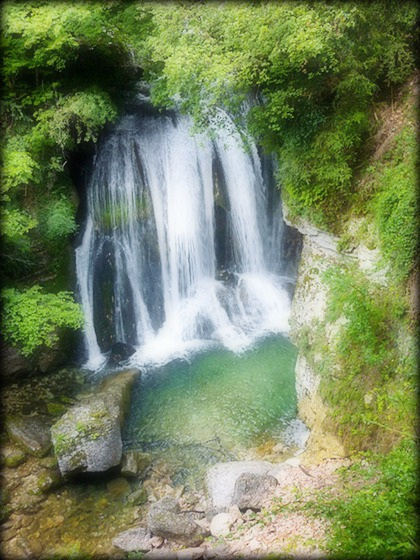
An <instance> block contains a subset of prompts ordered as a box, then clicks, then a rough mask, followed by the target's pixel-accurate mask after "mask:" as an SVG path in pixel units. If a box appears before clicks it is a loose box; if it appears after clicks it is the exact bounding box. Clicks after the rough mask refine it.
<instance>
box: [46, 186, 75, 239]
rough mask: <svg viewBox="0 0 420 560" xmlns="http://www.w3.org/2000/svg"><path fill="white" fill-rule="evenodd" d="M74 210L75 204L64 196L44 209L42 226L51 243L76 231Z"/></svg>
mask: <svg viewBox="0 0 420 560" xmlns="http://www.w3.org/2000/svg"><path fill="white" fill-rule="evenodd" d="M74 212H75V209H74V206H73V204H72V203H71V202H70V201H69V200H68V199H67V198H65V197H64V196H61V197H60V198H58V199H57V200H53V201H52V202H51V203H50V204H48V205H46V206H45V208H43V209H42V211H41V215H42V227H43V231H44V236H45V239H46V240H47V241H48V242H49V243H54V242H55V241H57V240H61V239H63V238H64V239H66V238H67V237H68V236H69V235H70V234H72V233H74V232H75V231H76V229H77V225H76V222H75V219H74Z"/></svg>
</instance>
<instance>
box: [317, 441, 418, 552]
mask: <svg viewBox="0 0 420 560" xmlns="http://www.w3.org/2000/svg"><path fill="white" fill-rule="evenodd" d="M368 460H369V463H366V459H364V460H363V461H358V462H356V463H355V464H354V465H353V466H352V467H350V468H348V469H345V470H344V471H343V472H342V475H341V477H342V482H343V490H342V492H341V493H340V494H339V495H328V494H326V493H325V492H324V493H322V492H321V494H320V495H319V496H317V500H316V502H312V503H311V504H309V506H308V507H309V508H310V509H312V511H313V513H314V514H318V515H322V516H323V517H326V518H327V519H328V520H329V521H330V522H331V534H330V538H329V542H328V548H329V552H330V553H331V554H333V555H334V556H336V557H340V558H354V554H355V553H356V554H357V556H358V557H360V558H367V559H376V558H384V559H393V558H409V557H413V558H414V556H415V555H416V553H417V554H418V552H419V550H418V546H417V543H416V536H417V534H416V532H417V527H418V525H417V523H418V518H417V514H416V511H417V503H416V501H417V499H416V496H417V493H416V487H417V484H416V474H417V468H416V446H415V444H414V441H413V440H412V439H406V440H404V441H402V442H401V443H400V444H399V445H398V446H397V447H396V448H395V449H393V450H392V451H391V452H390V453H389V454H387V455H385V456H375V455H372V454H370V455H369V456H368Z"/></svg>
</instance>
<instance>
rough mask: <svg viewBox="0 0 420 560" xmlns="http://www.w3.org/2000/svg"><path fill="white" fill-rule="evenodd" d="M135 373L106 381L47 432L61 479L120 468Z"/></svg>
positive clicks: (120, 375)
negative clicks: (123, 435)
mask: <svg viewBox="0 0 420 560" xmlns="http://www.w3.org/2000/svg"><path fill="white" fill-rule="evenodd" d="M138 373H139V372H138V370H126V371H123V372H121V373H118V374H116V375H114V376H112V377H108V378H106V379H105V380H104V381H103V382H102V384H101V385H100V386H99V388H98V390H97V392H96V393H95V394H94V395H88V396H84V397H81V398H80V400H79V402H78V403H77V404H75V405H74V406H73V407H72V408H70V409H69V410H68V411H67V412H66V413H65V414H64V415H63V416H62V417H61V418H60V419H59V420H58V422H56V423H55V424H54V426H53V427H52V428H51V435H52V442H53V445H54V451H55V454H56V457H57V460H58V466H59V468H60V471H61V473H62V475H63V476H68V475H71V474H76V473H81V472H104V471H107V470H108V469H110V468H111V467H115V466H117V465H119V464H120V461H121V457H122V439H121V428H122V425H123V421H124V417H125V414H126V412H127V409H128V405H129V400H130V392H131V387H132V385H133V383H134V379H135V378H136V376H137V375H138Z"/></svg>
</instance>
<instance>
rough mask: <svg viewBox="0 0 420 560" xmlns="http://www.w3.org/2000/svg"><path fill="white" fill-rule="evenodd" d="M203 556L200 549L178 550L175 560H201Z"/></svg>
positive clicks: (202, 550) (202, 551)
mask: <svg viewBox="0 0 420 560" xmlns="http://www.w3.org/2000/svg"><path fill="white" fill-rule="evenodd" d="M203 554H204V548H202V547H192V548H184V549H183V550H178V553H177V559H178V560H197V559H198V558H202V557H203Z"/></svg>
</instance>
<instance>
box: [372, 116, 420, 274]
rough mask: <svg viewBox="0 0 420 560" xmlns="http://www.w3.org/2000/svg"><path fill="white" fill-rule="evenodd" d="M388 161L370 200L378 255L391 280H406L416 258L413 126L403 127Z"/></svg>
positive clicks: (416, 213) (378, 175) (417, 214)
mask: <svg viewBox="0 0 420 560" xmlns="http://www.w3.org/2000/svg"><path fill="white" fill-rule="evenodd" d="M394 142H395V145H394V148H393V150H392V151H391V152H390V153H388V154H387V159H388V158H389V160H388V161H386V162H384V163H383V164H382V165H381V166H380V167H379V169H378V170H377V171H376V175H375V181H376V184H377V186H378V188H377V192H376V194H375V195H374V197H373V200H372V203H371V204H372V207H373V212H374V215H375V220H376V225H377V228H378V232H379V237H380V242H381V251H382V254H383V255H384V257H385V259H386V261H387V262H388V263H389V264H390V265H391V268H392V273H393V275H394V276H396V277H398V278H399V279H401V280H405V279H406V278H407V277H408V275H409V274H410V272H411V270H412V269H413V267H414V265H415V262H416V258H417V255H418V231H419V219H418V216H419V210H418V207H417V201H416V188H415V186H416V169H415V162H416V157H417V145H416V135H415V130H414V126H413V124H412V123H410V124H409V125H406V126H405V127H404V128H403V130H402V131H401V132H400V134H399V135H398V137H397V138H396V139H395V141H394Z"/></svg>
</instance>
